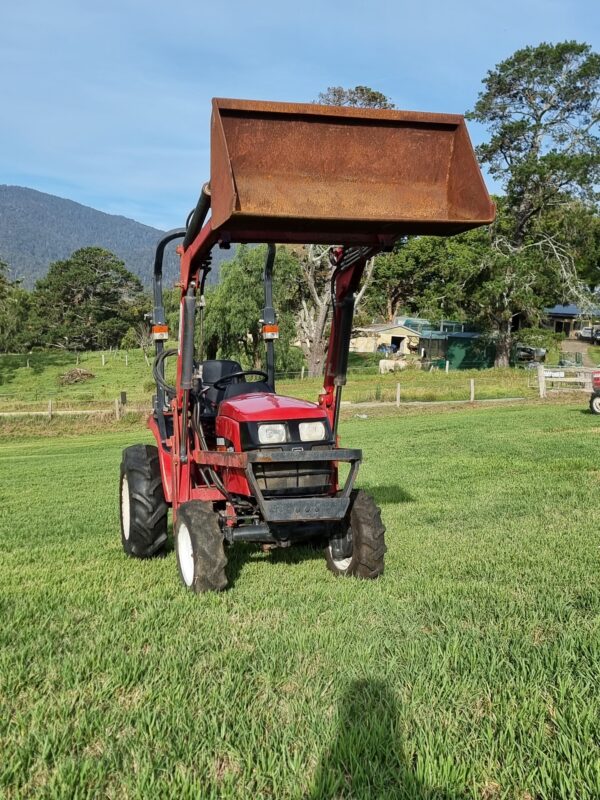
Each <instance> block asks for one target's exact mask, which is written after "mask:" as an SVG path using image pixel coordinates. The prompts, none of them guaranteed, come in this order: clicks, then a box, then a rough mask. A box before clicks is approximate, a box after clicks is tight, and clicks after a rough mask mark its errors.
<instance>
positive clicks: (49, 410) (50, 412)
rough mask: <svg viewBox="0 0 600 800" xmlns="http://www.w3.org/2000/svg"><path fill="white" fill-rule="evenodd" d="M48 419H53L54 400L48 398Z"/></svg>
mask: <svg viewBox="0 0 600 800" xmlns="http://www.w3.org/2000/svg"><path fill="white" fill-rule="evenodd" d="M48 419H49V420H52V400H51V399H50V400H48Z"/></svg>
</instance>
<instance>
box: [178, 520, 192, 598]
mask: <svg viewBox="0 0 600 800" xmlns="http://www.w3.org/2000/svg"><path fill="white" fill-rule="evenodd" d="M177 560H178V561H179V568H180V569H181V575H182V577H183V582H184V583H185V585H186V586H191V585H192V583H193V582H194V551H193V550H192V539H191V536H190V532H189V530H188V527H187V525H186V524H185V523H184V522H182V523H181V525H180V526H179V528H178V530H177Z"/></svg>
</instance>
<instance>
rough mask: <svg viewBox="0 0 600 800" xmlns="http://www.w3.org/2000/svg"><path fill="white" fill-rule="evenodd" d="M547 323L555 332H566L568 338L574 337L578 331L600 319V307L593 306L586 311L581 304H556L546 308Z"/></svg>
mask: <svg viewBox="0 0 600 800" xmlns="http://www.w3.org/2000/svg"><path fill="white" fill-rule="evenodd" d="M544 311H545V313H546V320H545V325H546V327H548V328H552V330H553V331H554V333H564V334H565V336H566V337H567V338H568V339H574V338H575V335H576V333H577V331H580V330H581V329H582V328H585V327H586V325H592V324H593V323H594V322H597V321H598V320H599V319H600V308H593V309H592V310H591V312H590V311H588V312H584V311H583V309H581V308H579V306H576V305H573V304H570V305H556V306H552V308H545V309H544Z"/></svg>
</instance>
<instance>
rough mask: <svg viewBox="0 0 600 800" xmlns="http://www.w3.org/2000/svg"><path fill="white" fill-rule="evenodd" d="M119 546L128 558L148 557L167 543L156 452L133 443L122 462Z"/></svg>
mask: <svg viewBox="0 0 600 800" xmlns="http://www.w3.org/2000/svg"><path fill="white" fill-rule="evenodd" d="M120 499H121V543H122V545H123V550H125V552H126V553H127V555H128V556H133V557H134V558H150V557H151V556H155V555H158V554H159V553H160V552H162V551H163V550H164V547H165V545H166V543H167V510H168V507H167V503H166V502H165V495H164V492H163V486H162V478H161V475H160V464H159V462H158V450H157V448H156V447H154V446H153V445H148V444H134V445H133V446H132V447H127V448H125V450H123V460H122V461H121V485H120Z"/></svg>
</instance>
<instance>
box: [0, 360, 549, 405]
mask: <svg viewBox="0 0 600 800" xmlns="http://www.w3.org/2000/svg"><path fill="white" fill-rule="evenodd" d="M353 357H354V358H356V356H353ZM380 362H382V364H381V365H380ZM151 364H152V357H151V356H150V355H148V356H145V355H144V354H143V353H142V352H141V351H140V350H136V351H122V350H113V351H104V352H87V353H80V354H77V353H68V352H66V351H62V352H56V353H33V354H29V355H27V354H11V355H3V356H0V410H1V411H2V412H10V411H19V410H28V409H29V410H32V411H33V410H35V411H39V412H41V413H44V412H45V411H46V410H47V408H48V404H49V403H50V402H52V408H53V412H60V411H61V410H65V411H68V410H90V411H92V410H97V411H99V412H100V411H102V412H105V411H106V410H107V409H108V410H110V409H112V408H113V404H114V403H115V400H118V401H119V402H120V403H121V402H122V399H123V397H122V394H124V395H125V398H124V399H125V403H126V404H127V405H128V407H129V408H132V407H133V405H135V404H137V406H138V407H141V408H143V407H146V408H149V407H150V402H151V397H152V394H153V393H154V382H153V380H152V374H151ZM382 367H383V368H384V369H383V372H384V374H382ZM460 367H461V369H453V368H452V366H451V365H450V364H449V363H448V362H446V361H445V360H444V359H439V358H438V359H431V360H419V361H412V362H407V361H405V360H403V359H390V358H383V357H382V358H379V354H373V355H369V357H368V363H366V364H364V365H361V364H356V363H354V364H352V363H351V364H350V366H349V369H348V378H347V383H346V385H345V387H344V390H343V399H344V401H345V402H350V403H379V402H380V403H398V404H401V403H404V402H435V401H438V402H444V401H466V402H473V401H477V400H486V399H496V398H497V399H502V398H512V397H514V398H522V397H535V396H536V395H537V393H538V388H539V387H538V382H537V372H536V370H535V369H524V368H505V369H494V368H491V369H489V368H488V369H481V364H480V363H477V362H474V361H464V362H462V364H461V365H460ZM76 368H81V369H84V370H86V371H88V372H90V373H91V374H92V376H93V377H90V378H88V379H87V380H86V379H84V380H82V381H81V382H80V383H72V384H67V385H64V384H63V383H61V380H63V379H64V376H65V374H66V373H68V372H69V371H71V370H73V369H76ZM276 382H277V384H278V391H279V392H280V393H282V394H287V393H289V394H293V395H295V396H298V397H300V398H303V399H307V400H316V398H317V396H318V393H319V391H320V388H321V386H322V384H323V377H322V376H312V377H311V376H310V375H309V372H308V369H306V368H302V369H299V370H298V369H296V370H287V371H277V372H276ZM124 407H125V406H124Z"/></svg>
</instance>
